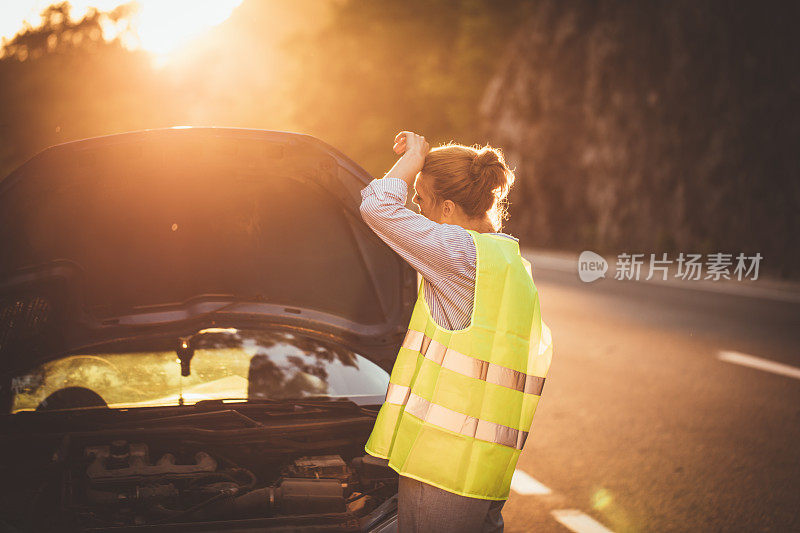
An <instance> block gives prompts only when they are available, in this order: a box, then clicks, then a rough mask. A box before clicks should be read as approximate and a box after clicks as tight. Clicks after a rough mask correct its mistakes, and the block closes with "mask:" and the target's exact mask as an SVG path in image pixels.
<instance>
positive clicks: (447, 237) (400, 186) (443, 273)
mask: <svg viewBox="0 0 800 533" xmlns="http://www.w3.org/2000/svg"><path fill="white" fill-rule="evenodd" d="M407 197H408V185H407V184H406V182H405V181H404V180H402V179H400V178H380V179H377V178H376V179H373V180H372V181H371V182H370V183H369V184H368V185H367V186H366V187H364V188H363V189H362V190H361V208H360V210H361V217H362V218H363V219H364V222H365V223H366V224H367V225H368V226H369V227H370V228H371V229H372V230H373V231H374V232H375V233H376V234H377V235H378V236H379V237H380V238H381V239H382V240H383V241H384V242H385V243H386V244H387V245H389V247H391V248H392V249H393V250H394V251H395V252H397V254H398V255H400V257H402V258H403V259H405V260H406V261H407V262H408V263H409V264H410V265H411V266H412V267H413V268H414V270H416V271H417V272H419V273H420V274H421V275H422V277H424V278H425V279H426V280H427V281H429V282H430V283H432V284H434V285H435V284H437V283H439V282H441V281H443V280H447V279H452V277H453V276H463V275H464V274H465V273H467V272H472V273H473V274H472V275H473V276H474V271H475V255H476V251H475V243H474V242H473V240H472V236H470V234H469V232H467V230H465V229H464V228H463V227H461V226H458V225H455V224H439V223H437V222H434V221H432V220H430V219H429V218H427V217H426V216H424V215H421V214H419V213H415V212H414V211H412V210H410V209H408V208H407V207H405V204H406V199H407Z"/></svg>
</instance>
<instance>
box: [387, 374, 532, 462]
mask: <svg viewBox="0 0 800 533" xmlns="http://www.w3.org/2000/svg"><path fill="white" fill-rule="evenodd" d="M386 401H387V402H389V403H396V404H398V405H405V406H406V409H405V412H406V413H409V414H412V415H414V416H416V417H417V418H419V419H420V420H422V421H423V422H427V423H429V424H433V425H434V426H439V427H441V428H444V429H449V430H450V431H454V432H456V433H461V434H462V435H466V436H468V437H474V438H476V439H478V440H483V441H486V442H493V443H495V444H502V445H503V446H509V447H511V448H516V449H518V450H521V449H522V447H523V446H524V445H525V439H527V438H528V432H527V431H520V430H518V429H514V428H510V427H508V426H504V425H502V424H495V423H494V422H489V421H488V420H481V419H479V418H475V417H474V416H469V415H465V414H463V413H459V412H457V411H453V410H452V409H448V408H447V407H444V406H442V405H437V404H435V403H432V402H429V401H428V400H426V399H425V398H423V397H421V396H417V395H416V394H414V393H412V392H411V389H410V388H409V387H404V386H403V385H397V384H395V383H389V389H388V390H387V391H386Z"/></svg>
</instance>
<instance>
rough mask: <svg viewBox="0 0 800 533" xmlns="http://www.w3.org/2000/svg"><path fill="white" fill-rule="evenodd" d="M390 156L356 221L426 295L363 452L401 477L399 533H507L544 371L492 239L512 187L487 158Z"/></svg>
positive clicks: (503, 237) (496, 161)
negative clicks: (507, 506) (405, 266)
mask: <svg viewBox="0 0 800 533" xmlns="http://www.w3.org/2000/svg"><path fill="white" fill-rule="evenodd" d="M394 151H395V152H396V153H398V154H402V157H400V159H398V161H397V162H396V163H395V165H394V166H393V167H392V169H391V170H390V171H389V172H388V173H387V174H386V176H384V177H383V178H382V179H375V180H373V181H372V182H370V184H369V185H367V187H365V188H364V189H363V190H362V191H361V196H362V203H361V215H362V217H363V219H364V221H365V222H366V223H367V224H368V225H369V226H370V227H371V228H372V230H373V231H375V233H376V234H377V235H378V236H379V237H380V238H381V239H383V240H384V241H385V242H386V243H387V244H388V245H389V246H390V247H392V249H394V250H395V251H396V252H397V253H398V254H399V255H400V256H402V257H403V258H404V259H405V260H406V261H408V263H409V264H411V266H412V267H414V269H415V270H417V272H419V273H420V274H421V276H422V282H421V285H420V290H419V294H418V297H417V303H416V305H415V307H414V310H413V312H412V315H411V320H410V322H409V327H408V332H407V334H406V337H405V340H404V341H403V344H402V346H401V348H400V351H399V353H398V356H397V360H396V361H395V364H394V368H393V369H392V374H391V379H390V384H389V388H388V390H387V393H386V400H385V402H384V404H383V406H382V407H381V410H380V412H379V414H378V418H377V420H376V422H375V427H374V428H373V431H372V434H371V435H370V438H369V440H368V442H367V445H366V446H365V450H366V451H367V453H369V454H370V455H373V456H375V457H380V458H384V459H387V460H388V464H389V466H390V467H392V468H393V469H394V470H396V471H397V472H398V473H399V474H400V485H399V528H400V531H401V532H406V531H431V532H433V531H435V532H445V531H458V532H462V531H502V529H503V520H502V516H501V509H502V506H503V504H504V502H505V499H506V498H507V497H508V493H509V487H510V483H511V476H512V474H513V472H514V468H515V466H516V463H517V459H518V457H519V453H520V451H521V449H522V447H523V445H524V443H525V440H526V437H527V434H528V431H529V429H530V425H531V421H532V418H533V413H534V411H535V409H536V405H537V403H538V399H539V396H540V395H541V389H542V386H543V383H544V378H545V377H546V375H547V371H548V368H549V366H550V359H551V357H552V344H551V339H550V331H549V329H548V328H547V326H546V325H545V324H544V323H543V322H542V321H541V314H540V310H539V298H538V292H537V290H536V286H535V285H534V283H533V280H532V278H531V271H530V263H528V262H527V261H526V260H525V259H524V258H522V256H521V255H520V253H519V242H518V240H517V239H516V238H515V237H513V236H511V235H507V234H505V233H500V232H499V230H500V229H501V223H502V220H503V219H504V218H505V217H506V214H505V201H506V196H507V194H508V191H509V189H510V187H511V186H512V185H513V182H514V175H513V173H512V172H511V170H509V168H508V167H507V166H506V164H505V162H504V160H503V157H502V154H501V153H500V151H499V150H497V149H494V148H490V147H484V148H483V149H481V150H476V149H474V148H470V147H467V146H463V145H457V144H448V145H444V146H440V147H438V148H434V149H433V150H430V147H429V145H428V143H427V142H425V138H424V137H422V136H421V135H418V134H415V133H412V132H407V131H405V132H401V133H399V134H398V135H397V137H396V138H395V145H394ZM412 186H413V188H414V191H415V194H414V197H413V201H414V203H415V204H417V205H418V206H419V209H420V213H419V214H418V213H414V212H413V211H411V210H409V209H407V208H406V207H405V203H406V198H407V192H408V190H410V189H411V188H412Z"/></svg>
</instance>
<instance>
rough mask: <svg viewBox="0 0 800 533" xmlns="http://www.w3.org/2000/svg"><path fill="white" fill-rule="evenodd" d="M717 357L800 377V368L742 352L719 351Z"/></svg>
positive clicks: (734, 362) (774, 372) (792, 376)
mask: <svg viewBox="0 0 800 533" xmlns="http://www.w3.org/2000/svg"><path fill="white" fill-rule="evenodd" d="M717 358H718V359H719V360H720V361H725V362H726V363H733V364H736V365H742V366H749V367H750V368H757V369H758V370H763V371H765V372H772V373H773V374H781V375H782V376H788V377H790V378H794V379H800V368H797V367H794V366H789V365H784V364H783V363H776V362H775V361H770V360H769V359H761V358H760V357H754V356H752V355H747V354H745V353H740V352H729V351H720V352H718V353H717Z"/></svg>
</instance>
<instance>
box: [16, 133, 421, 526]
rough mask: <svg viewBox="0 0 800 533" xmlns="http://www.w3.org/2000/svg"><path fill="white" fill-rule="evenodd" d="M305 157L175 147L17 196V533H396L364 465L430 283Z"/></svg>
mask: <svg viewBox="0 0 800 533" xmlns="http://www.w3.org/2000/svg"><path fill="white" fill-rule="evenodd" d="M371 179H372V178H371V176H370V175H369V174H368V173H367V172H366V171H365V170H364V169H363V168H361V167H360V166H359V165H357V164H356V163H354V162H353V161H352V160H351V159H349V158H348V157H347V156H345V155H344V154H343V153H341V152H340V151H338V150H337V149H335V148H333V147H332V146H330V145H328V144H326V143H324V142H322V141H320V140H318V139H316V138H314V137H311V136H308V135H302V134H296V133H289V132H279V131H264V130H252V129H235V128H167V129H154V130H145V131H137V132H129V133H122V134H115V135H109V136H104V137H96V138H91V139H85V140H80V141H75V142H69V143H65V144H61V145H57V146H53V147H50V148H48V149H46V150H44V151H43V152H41V153H39V154H38V155H36V156H34V157H33V158H32V159H30V160H29V161H27V162H26V163H24V164H23V165H22V166H20V167H19V168H18V169H16V170H15V171H13V172H12V173H11V174H10V175H9V176H8V177H6V178H5V179H4V180H3V181H2V182H0V243H2V245H1V246H2V254H0V365H2V367H0V368H2V377H1V378H0V379H1V381H0V386H1V387H2V388H0V401H2V408H3V414H2V415H1V416H0V420H1V421H0V425H2V430H0V442H1V443H2V445H0V451H1V452H2V459H1V460H0V468H2V473H3V475H2V478H3V480H4V482H3V483H2V485H3V487H2V498H1V499H0V506H2V507H1V508H0V526H2V527H0V529H3V530H8V531H26V532H27V531H31V532H43V531H93V532H101V531H108V532H110V531H115V532H117V531H120V532H121V531H157V530H158V531H160V530H165V531H204V532H244V531H256V530H258V531H374V532H389V531H395V530H396V529H397V481H398V476H397V474H396V472H395V471H394V470H392V469H390V468H388V466H387V465H386V461H383V460H380V459H376V458H374V457H371V456H369V455H366V454H365V453H364V444H365V442H366V440H367V438H368V436H369V434H370V432H371V430H372V426H373V424H374V421H375V418H376V416H377V412H378V409H379V408H380V405H381V404H382V402H383V399H384V397H385V393H386V388H387V386H388V382H389V374H388V372H389V371H390V370H391V366H392V364H393V362H394V359H395V357H396V354H397V352H398V349H399V347H400V345H401V343H402V341H403V338H404V336H405V333H406V328H407V325H408V322H409V319H410V316H411V311H412V308H413V306H414V303H415V299H416V296H417V293H418V287H419V285H418V276H417V274H416V272H415V271H414V270H413V269H412V268H411V267H410V266H409V265H408V264H407V263H405V262H404V261H403V260H402V259H401V258H400V257H399V256H398V255H397V254H395V253H394V252H393V251H392V250H391V249H390V248H389V247H387V246H386V244H385V243H383V242H382V241H381V240H380V239H379V238H378V237H377V236H376V235H375V234H374V233H373V232H372V231H371V230H370V229H369V228H368V227H367V226H366V225H365V224H364V222H363V221H362V219H361V216H360V213H359V211H358V207H359V204H360V200H361V198H360V190H361V189H362V188H363V187H364V186H365V185H366V184H367V183H368V182H369V181H370V180H371Z"/></svg>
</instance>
